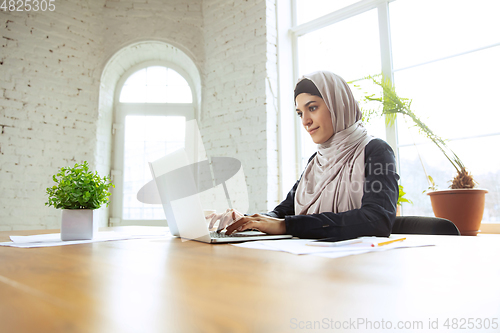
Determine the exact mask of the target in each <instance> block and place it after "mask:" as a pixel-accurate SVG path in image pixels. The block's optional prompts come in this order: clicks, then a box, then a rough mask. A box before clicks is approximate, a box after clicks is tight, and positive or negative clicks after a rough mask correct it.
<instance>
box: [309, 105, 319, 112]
mask: <svg viewBox="0 0 500 333" xmlns="http://www.w3.org/2000/svg"><path fill="white" fill-rule="evenodd" d="M317 108H318V107H317V106H311V107H310V108H309V111H315V110H316V109H317Z"/></svg>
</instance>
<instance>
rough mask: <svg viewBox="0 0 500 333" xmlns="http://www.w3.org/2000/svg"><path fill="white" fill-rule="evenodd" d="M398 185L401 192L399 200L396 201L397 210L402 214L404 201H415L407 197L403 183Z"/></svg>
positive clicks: (397, 212) (397, 213) (398, 214)
mask: <svg viewBox="0 0 500 333" xmlns="http://www.w3.org/2000/svg"><path fill="white" fill-rule="evenodd" d="M398 187H399V194H398V201H397V203H396V204H397V207H398V209H397V211H396V215H397V216H401V205H402V204H403V202H406V203H409V204H411V203H413V202H411V200H410V199H407V198H405V195H406V192H405V191H404V189H403V185H398Z"/></svg>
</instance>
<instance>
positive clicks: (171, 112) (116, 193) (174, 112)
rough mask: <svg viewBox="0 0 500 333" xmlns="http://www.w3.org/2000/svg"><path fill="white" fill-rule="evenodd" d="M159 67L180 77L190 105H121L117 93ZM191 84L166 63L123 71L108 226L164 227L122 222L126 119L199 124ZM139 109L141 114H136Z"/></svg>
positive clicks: (159, 222)
mask: <svg viewBox="0 0 500 333" xmlns="http://www.w3.org/2000/svg"><path fill="white" fill-rule="evenodd" d="M151 66H162V67H167V68H170V69H173V70H175V71H176V72H177V73H179V75H181V76H182V77H183V78H184V79H185V80H186V82H187V83H188V85H189V88H190V89H191V94H192V102H191V103H122V102H120V93H121V91H122V89H123V86H124V85H125V82H126V81H127V79H128V78H129V77H130V76H131V75H132V74H134V73H136V72H137V71H139V70H141V69H144V68H147V67H151ZM194 87H195V86H194V84H193V82H192V81H191V79H190V77H189V75H188V74H187V73H186V72H185V71H184V70H183V69H182V68H180V67H179V66H177V65H176V64H173V63H171V62H168V61H145V62H141V63H139V64H137V65H135V66H132V67H130V68H129V69H128V70H126V71H125V72H124V73H123V74H122V75H121V77H120V79H119V80H118V83H117V85H116V89H115V92H114V103H113V128H112V134H113V138H112V140H113V145H112V152H111V159H112V163H111V178H112V181H113V183H114V184H115V188H114V189H112V193H113V195H112V196H111V202H110V219H109V220H110V225H111V226H125V225H147V226H167V220H166V219H160V220H147V219H141V220H124V219H123V177H124V174H123V170H124V157H125V155H124V153H125V152H124V146H125V128H124V125H125V117H126V116H129V115H142V116H144V115H156V116H183V117H185V118H186V122H187V121H189V120H194V119H196V120H198V118H199V112H197V110H198V107H197V98H196V90H195V88H194ZM138 109H140V111H138Z"/></svg>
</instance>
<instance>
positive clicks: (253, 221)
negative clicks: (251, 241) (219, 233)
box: [226, 214, 286, 235]
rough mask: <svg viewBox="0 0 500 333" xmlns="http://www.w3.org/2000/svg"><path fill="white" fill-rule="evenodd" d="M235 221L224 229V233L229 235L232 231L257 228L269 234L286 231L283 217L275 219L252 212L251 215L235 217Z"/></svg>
mask: <svg viewBox="0 0 500 333" xmlns="http://www.w3.org/2000/svg"><path fill="white" fill-rule="evenodd" d="M233 220H235V222H234V223H233V224H231V225H230V226H229V227H227V229H226V235H230V234H231V233H232V232H233V231H235V230H236V231H243V230H248V229H257V230H259V231H262V232H265V233H266V234H270V235H284V234H285V233H286V225H285V219H277V218H274V217H270V216H266V215H260V214H253V215H252V216H243V217H241V218H238V219H236V218H235V215H233Z"/></svg>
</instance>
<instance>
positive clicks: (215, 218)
mask: <svg viewBox="0 0 500 333" xmlns="http://www.w3.org/2000/svg"><path fill="white" fill-rule="evenodd" d="M221 216H222V214H215V215H214V216H213V217H212V221H210V225H209V226H208V229H212V228H213V227H214V225H215V222H217V220H218V219H220V218H221Z"/></svg>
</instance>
